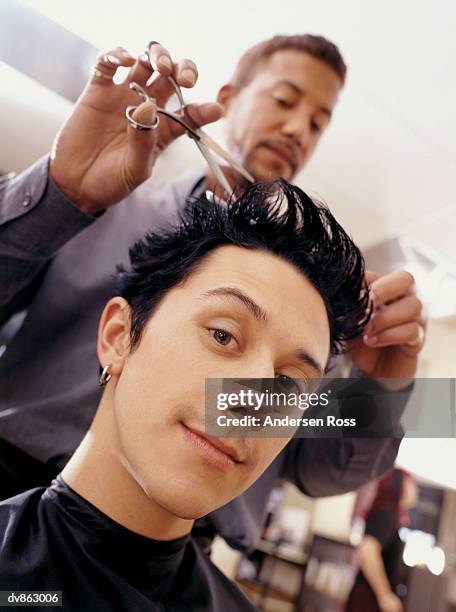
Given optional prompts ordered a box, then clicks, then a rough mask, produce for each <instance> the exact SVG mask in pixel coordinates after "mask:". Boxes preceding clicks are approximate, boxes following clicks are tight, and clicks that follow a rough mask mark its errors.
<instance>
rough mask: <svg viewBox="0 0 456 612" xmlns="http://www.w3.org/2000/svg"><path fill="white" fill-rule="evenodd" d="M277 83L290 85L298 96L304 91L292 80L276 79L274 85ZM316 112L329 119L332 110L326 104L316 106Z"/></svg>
mask: <svg viewBox="0 0 456 612" xmlns="http://www.w3.org/2000/svg"><path fill="white" fill-rule="evenodd" d="M277 85H288V87H291V89H293V91H294V92H295V93H296V94H298V95H299V96H304V95H305V92H304V91H303V90H302V89H301V88H300V87H298V86H297V85H296V83H293V81H288V80H287V79H282V80H281V81H278V82H277V83H276V84H275V86H276V87H277ZM318 112H319V113H324V114H325V115H328V117H329V119H331V116H332V111H331V109H330V108H326V106H319V107H318Z"/></svg>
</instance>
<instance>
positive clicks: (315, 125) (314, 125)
mask: <svg viewBox="0 0 456 612" xmlns="http://www.w3.org/2000/svg"><path fill="white" fill-rule="evenodd" d="M310 127H311V128H312V131H314V132H321V126H319V125H318V123H316V122H315V121H312V123H311V124H310Z"/></svg>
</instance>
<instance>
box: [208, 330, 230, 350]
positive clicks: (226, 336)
mask: <svg viewBox="0 0 456 612" xmlns="http://www.w3.org/2000/svg"><path fill="white" fill-rule="evenodd" d="M211 333H212V337H213V338H214V340H215V341H216V342H217V343H218V344H221V345H222V346H228V344H229V343H230V342H231V340H234V336H233V335H232V334H230V333H229V332H227V331H225V330H224V329H211Z"/></svg>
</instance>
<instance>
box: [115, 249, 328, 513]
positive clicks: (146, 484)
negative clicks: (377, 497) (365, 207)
mask: <svg viewBox="0 0 456 612" xmlns="http://www.w3.org/2000/svg"><path fill="white" fill-rule="evenodd" d="M264 317H265V318H264ZM303 353H307V354H308V355H309V356H310V357H311V358H312V359H313V360H314V361H315V362H316V364H318V366H319V368H316V367H314V366H312V365H310V364H309V360H308V359H305V358H303V357H302V354H303ZM328 353H329V325H328V319H327V314H326V309H325V306H324V303H323V300H322V298H321V297H320V295H319V294H318V292H317V291H316V290H315V289H314V288H313V286H312V285H311V284H310V283H309V281H308V280H307V279H306V278H305V277H304V276H303V275H302V274H300V273H299V272H298V271H297V270H296V269H295V268H294V267H293V266H292V265H291V264H289V263H287V262H285V261H283V260H281V259H280V258H278V257H276V256H274V255H272V254H269V253H265V252H261V251H253V250H248V249H244V248H240V247H235V246H224V247H221V248H219V249H217V250H216V251H214V252H213V253H212V254H211V255H210V256H209V257H208V258H207V259H206V260H205V261H204V263H203V265H202V266H201V267H200V268H199V270H198V271H196V272H194V273H193V274H192V275H191V276H190V277H189V279H188V280H187V281H186V282H185V283H184V284H183V285H182V286H180V287H177V288H174V289H172V290H171V291H169V293H168V294H167V295H166V297H165V298H164V299H163V301H162V302H161V304H160V306H159V307H158V309H157V310H156V311H155V312H154V314H153V315H152V317H151V318H150V320H149V322H148V324H147V326H146V328H145V330H144V334H143V337H142V339H141V341H140V343H139V345H138V347H137V348H136V349H135V350H134V351H133V352H132V353H131V354H129V355H128V356H127V357H126V359H125V362H124V365H123V369H122V371H121V373H120V376H119V378H118V379H117V381H116V387H115V390H114V404H115V406H114V411H115V419H116V421H117V425H118V432H119V436H120V446H121V449H122V450H121V453H122V454H123V461H124V463H125V464H126V465H127V466H128V468H129V471H130V473H132V474H133V476H134V477H135V478H136V480H137V481H138V482H139V483H140V484H141V486H142V487H143V489H144V490H145V491H146V493H147V495H148V496H149V497H150V498H151V499H153V500H154V501H155V502H156V503H158V504H159V505H161V506H162V507H164V508H166V509H167V510H168V511H169V512H172V513H173V514H174V515H177V516H179V517H181V518H187V519H189V518H196V517H200V516H203V515H205V514H207V513H208V512H210V511H212V510H214V509H215V508H217V507H220V506H222V505H224V504H225V503H227V502H228V501H230V500H231V499H233V498H234V497H236V496H237V495H239V494H240V493H242V492H243V491H244V490H245V489H247V487H249V486H250V485H251V484H252V483H253V482H254V481H255V480H256V479H257V478H258V477H259V476H260V474H261V473H262V472H263V471H264V470H265V469H266V467H267V466H268V465H269V464H270V463H271V461H272V460H273V459H274V457H275V456H276V455H277V454H278V453H279V452H280V450H281V449H282V448H283V447H284V446H285V444H286V443H287V441H288V440H287V439H284V438H275V439H272V438H268V439H265V438H245V437H242V438H226V437H224V438H223V440H222V439H220V440H221V441H222V442H223V443H224V444H226V445H228V446H229V449H225V450H220V449H218V448H216V445H217V443H218V442H217V440H214V439H213V443H211V439H210V437H208V436H207V435H206V434H205V433H204V429H205V428H204V412H205V379H206V378H236V377H242V378H274V377H277V376H279V375H282V376H287V377H290V378H317V377H319V376H321V373H322V372H321V370H323V369H324V367H325V365H326V361H327V358H328ZM220 440H219V442H220ZM233 457H235V458H233Z"/></svg>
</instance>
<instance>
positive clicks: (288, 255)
mask: <svg viewBox="0 0 456 612" xmlns="http://www.w3.org/2000/svg"><path fill="white" fill-rule="evenodd" d="M224 245H235V246H239V247H242V248H245V249H252V250H254V249H255V250H261V251H266V252H270V253H272V254H275V255H277V256H278V257H280V258H281V259H283V260H285V261H287V262H289V263H291V264H292V265H293V266H294V267H295V268H296V269H297V270H298V271H299V272H301V273H302V274H303V275H304V276H305V277H306V278H307V279H308V280H309V281H310V282H311V283H312V285H313V286H314V287H315V289H316V290H317V291H318V293H319V294H320V295H321V297H322V299H323V301H324V303H325V306H326V310H327V315H328V321H329V328H330V348H331V352H332V353H342V352H344V351H345V349H346V346H347V343H348V342H349V341H350V340H353V339H354V338H356V337H358V336H359V334H360V333H361V332H362V330H363V328H364V326H365V324H366V322H367V317H366V308H367V306H368V295H367V294H368V292H367V291H364V289H365V282H364V259H363V256H362V255H361V252H360V250H359V249H358V247H357V246H356V245H355V244H354V242H353V241H352V239H351V238H350V237H349V236H348V235H347V234H346V232H345V231H344V230H343V228H342V227H341V226H340V225H339V223H338V222H337V221H336V219H335V218H334V217H333V215H332V214H331V213H330V212H329V210H328V209H327V208H326V207H325V206H324V205H323V204H320V203H316V202H314V201H313V200H311V198H310V197H309V196H307V195H306V194H305V193H304V192H303V191H302V190H301V189H299V188H298V187H296V186H294V185H290V184H289V183H288V182H287V181H285V180H284V179H281V178H280V179H276V180H274V181H270V182H267V183H256V184H254V185H252V186H251V187H249V188H248V189H247V190H246V191H245V192H244V193H243V194H242V195H241V196H240V197H237V198H235V197H234V196H233V198H232V200H231V201H230V202H229V203H228V204H224V203H220V202H217V201H213V200H208V199H207V198H206V196H203V197H201V198H199V199H196V200H191V201H189V202H188V203H187V207H186V208H185V209H184V211H183V213H182V215H181V217H180V221H179V223H178V224H177V226H174V227H172V228H170V229H166V230H162V231H153V232H150V233H148V234H147V235H146V236H145V237H144V239H143V240H141V241H139V242H137V243H136V244H135V245H134V246H133V247H132V248H131V250H130V262H131V266H130V269H129V270H128V271H127V270H126V269H125V268H123V267H121V266H120V267H118V277H117V280H118V286H117V295H120V296H122V297H124V298H125V299H126V300H127V302H128V303H129V305H130V307H131V311H132V312H131V335H130V336H131V337H130V341H131V342H130V346H131V349H132V350H133V349H134V348H135V346H136V345H137V344H138V343H139V342H140V340H141V335H142V332H143V329H144V327H145V325H146V324H147V321H148V320H149V318H150V317H151V316H152V315H153V312H154V309H155V308H156V307H157V306H158V304H159V303H160V301H161V300H162V298H163V297H164V296H165V295H166V293H167V292H168V291H169V290H170V289H172V288H173V287H175V286H178V285H181V284H182V283H184V282H185V280H186V279H187V278H188V277H189V276H190V275H191V274H192V273H193V272H195V271H196V270H197V269H198V267H199V266H200V264H202V263H203V261H204V260H205V258H206V257H207V256H208V255H210V254H211V253H212V252H213V251H214V250H215V249H217V248H219V247H222V246H224ZM303 308H305V305H304V304H303Z"/></svg>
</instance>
